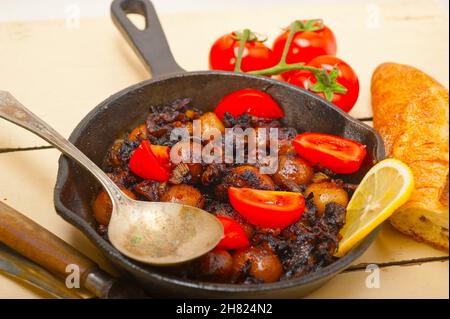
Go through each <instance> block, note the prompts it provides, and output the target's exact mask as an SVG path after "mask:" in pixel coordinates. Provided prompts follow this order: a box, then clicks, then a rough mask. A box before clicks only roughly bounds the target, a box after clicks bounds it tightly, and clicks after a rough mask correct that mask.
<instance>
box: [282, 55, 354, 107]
mask: <svg viewBox="0 0 450 319" xmlns="http://www.w3.org/2000/svg"><path fill="white" fill-rule="evenodd" d="M308 66H312V67H315V68H319V69H324V70H326V71H327V72H328V73H330V72H331V71H332V70H333V68H334V67H335V66H336V67H337V69H338V71H339V72H338V77H337V78H336V82H337V83H339V84H341V85H343V86H344V87H345V88H346V89H347V93H345V94H342V93H334V95H333V100H332V101H331V103H333V104H334V105H336V106H337V107H339V108H341V109H342V110H344V111H345V112H347V113H348V112H350V111H351V110H352V108H353V106H355V104H356V101H357V100H358V96H359V80H358V76H357V75H356V73H355V71H354V70H353V69H352V67H351V66H350V65H349V64H347V63H346V62H345V61H343V60H341V59H339V58H337V57H335V56H331V55H323V56H319V57H316V58H314V59H313V60H311V61H310V62H309V63H308ZM287 81H288V82H289V83H291V84H294V85H297V86H299V87H301V88H304V89H306V90H309V91H311V89H310V88H311V87H312V86H313V85H314V84H315V83H316V82H317V80H316V78H315V76H314V75H313V74H312V73H311V72H309V71H292V72H291V74H290V77H289V79H287ZM314 93H315V94H317V95H319V96H321V97H322V98H325V95H324V94H323V93H321V92H314Z"/></svg>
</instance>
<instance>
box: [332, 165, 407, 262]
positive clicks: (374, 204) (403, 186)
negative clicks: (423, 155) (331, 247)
mask: <svg viewBox="0 0 450 319" xmlns="http://www.w3.org/2000/svg"><path fill="white" fill-rule="evenodd" d="M413 188H414V176H413V174H412V172H411V169H410V168H409V167H408V166H407V165H406V164H404V163H403V162H401V161H399V160H396V159H386V160H383V161H381V162H379V163H378V164H376V165H375V166H374V167H372V168H371V169H370V170H369V172H368V173H367V174H366V176H364V178H363V180H362V181H361V183H360V184H359V186H358V188H357V189H356V190H355V193H354V194H353V197H352V199H351V200H350V202H349V203H348V206H347V215H346V223H345V225H344V227H343V228H342V229H341V231H340V235H341V236H342V239H341V240H340V242H339V248H338V251H337V252H336V254H335V256H336V257H342V256H343V255H345V254H346V253H347V252H348V251H349V250H350V249H351V248H352V247H353V246H355V245H356V244H357V243H358V242H359V241H360V240H361V239H363V238H364V237H366V236H367V235H368V234H370V232H371V231H372V230H374V229H375V228H376V227H377V226H378V225H380V224H381V223H382V222H384V221H385V220H386V219H387V218H389V216H391V215H392V214H393V213H394V212H395V211H396V210H397V209H398V208H400V207H401V206H402V205H403V204H405V203H406V202H407V201H408V199H409V198H410V196H411V193H412V191H413Z"/></svg>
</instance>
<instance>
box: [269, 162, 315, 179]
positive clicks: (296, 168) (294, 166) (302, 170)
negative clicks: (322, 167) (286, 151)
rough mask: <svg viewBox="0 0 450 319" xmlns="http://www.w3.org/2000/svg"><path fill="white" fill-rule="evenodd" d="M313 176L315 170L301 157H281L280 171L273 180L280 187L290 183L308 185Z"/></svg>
mask: <svg viewBox="0 0 450 319" xmlns="http://www.w3.org/2000/svg"><path fill="white" fill-rule="evenodd" d="M313 175H314V169H313V168H312V166H311V165H310V164H309V163H308V162H307V161H305V160H304V159H302V158H301V157H299V156H295V155H294V156H290V155H281V156H280V157H279V159H278V170H277V172H276V173H275V174H274V175H273V176H272V179H273V181H274V182H275V183H276V184H277V185H279V186H284V185H286V184H289V183H295V184H297V185H307V184H309V182H310V181H311V178H312V177H313Z"/></svg>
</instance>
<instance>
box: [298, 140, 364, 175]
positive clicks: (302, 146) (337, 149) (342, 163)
mask: <svg viewBox="0 0 450 319" xmlns="http://www.w3.org/2000/svg"><path fill="white" fill-rule="evenodd" d="M292 144H293V145H294V148H295V150H296V151H297V153H298V154H300V156H302V157H303V158H305V159H306V160H308V161H309V162H310V163H311V164H313V165H315V164H320V165H322V166H324V167H326V168H329V169H331V170H332V171H333V172H335V173H338V174H351V173H354V172H357V171H358V170H359V168H360V167H361V164H362V162H363V160H364V158H365V157H366V147H365V146H364V145H362V144H361V143H358V142H356V141H353V140H350V139H347V138H343V137H340V136H336V135H330V134H322V133H303V134H300V135H298V136H297V137H296V138H295V139H294V141H293V142H292Z"/></svg>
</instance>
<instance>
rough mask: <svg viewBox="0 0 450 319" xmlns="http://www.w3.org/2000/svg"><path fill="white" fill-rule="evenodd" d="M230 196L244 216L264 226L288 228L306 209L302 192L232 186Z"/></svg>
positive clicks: (254, 223)
mask: <svg viewBox="0 0 450 319" xmlns="http://www.w3.org/2000/svg"><path fill="white" fill-rule="evenodd" d="M228 196H229V198H230V203H231V205H232V206H233V207H234V209H235V210H236V211H237V212H238V213H239V214H241V215H242V217H244V218H245V219H246V220H247V221H248V222H249V223H251V224H253V225H255V226H260V227H264V228H280V229H283V228H286V227H287V226H289V225H291V224H293V223H295V222H296V221H298V220H299V219H300V217H301V215H302V214H303V212H304V210H305V199H304V198H303V196H302V195H301V194H300V193H291V192H278V191H266V190H257V189H252V188H236V187H230V188H229V189H228Z"/></svg>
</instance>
